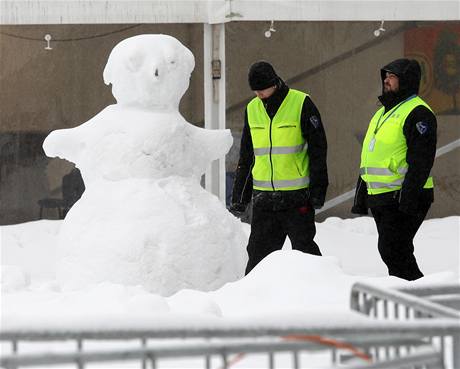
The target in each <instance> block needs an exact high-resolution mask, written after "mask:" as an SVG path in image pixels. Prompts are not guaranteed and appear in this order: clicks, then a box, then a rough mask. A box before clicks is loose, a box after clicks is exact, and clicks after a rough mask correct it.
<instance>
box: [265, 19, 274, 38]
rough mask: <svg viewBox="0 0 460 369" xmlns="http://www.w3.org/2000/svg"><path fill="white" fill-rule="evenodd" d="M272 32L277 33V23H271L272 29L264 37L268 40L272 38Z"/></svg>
mask: <svg viewBox="0 0 460 369" xmlns="http://www.w3.org/2000/svg"><path fill="white" fill-rule="evenodd" d="M272 32H276V29H275V21H272V22H271V23H270V28H269V29H268V30H266V31H265V33H264V35H265V37H266V38H270V37H272Z"/></svg>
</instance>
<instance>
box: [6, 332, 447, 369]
mask: <svg viewBox="0 0 460 369" xmlns="http://www.w3.org/2000/svg"><path fill="white" fill-rule="evenodd" d="M291 337H292V336H291ZM330 341H331V340H329V341H328V342H330ZM336 342H337V343H338V344H341V345H340V347H342V350H344V347H348V349H349V350H351V351H354V356H358V354H359V353H360V352H359V350H358V349H356V348H355V347H359V348H360V349H367V348H370V347H373V346H375V345H376V344H379V345H381V346H386V345H392V346H394V345H397V344H400V345H411V346H413V347H417V346H420V345H425V344H426V343H425V342H423V341H421V340H420V339H418V338H417V337H416V336H413V337H402V336H394V335H390V336H381V337H377V336H376V337H372V336H371V337H365V336H364V337H363V336H362V335H361V334H360V333H357V334H356V337H354V338H349V339H348V340H347V341H346V344H343V342H339V341H336ZM325 350H329V351H330V352H331V358H333V357H334V355H336V352H334V351H335V350H336V348H335V347H331V346H328V345H325V343H324V342H321V340H318V341H316V340H315V341H313V342H312V341H309V340H305V339H304V340H300V339H296V340H294V341H292V340H291V339H290V340H283V339H282V338H277V339H274V338H266V339H260V338H258V339H257V340H256V341H255V342H254V340H250V341H249V340H237V341H235V342H231V341H230V342H229V341H228V340H227V341H221V342H212V341H204V342H186V343H177V342H176V343H169V344H168V343H166V344H164V343H163V344H161V345H160V346H159V347H144V348H137V349H121V350H120V349H117V350H103V351H101V350H99V351H97V350H96V351H94V350H92V351H86V352H70V353H47V354H43V353H41V354H21V355H18V354H12V355H4V356H3V357H2V358H1V359H0V365H1V366H2V367H4V368H7V369H17V368H22V367H31V366H37V365H46V366H53V365H63V364H75V365H77V366H78V367H80V368H84V367H85V365H87V364H94V363H102V362H122V361H134V360H136V361H141V363H142V364H141V366H142V367H146V364H147V362H149V363H150V364H151V366H152V368H156V367H157V365H158V362H159V360H160V359H171V358H175V359H178V358H184V357H188V358H189V357H201V358H204V360H205V363H206V365H205V367H206V368H207V369H208V368H210V363H211V358H212V357H213V356H214V357H216V356H217V357H220V358H221V360H222V365H223V366H222V367H223V368H228V367H229V363H230V362H232V361H233V359H231V358H230V356H231V355H238V356H239V357H242V356H244V355H245V354H255V353H267V363H268V366H267V367H269V368H275V365H274V360H273V355H274V354H275V353H281V352H288V353H289V352H290V353H291V354H292V357H293V368H295V369H296V368H300V367H301V366H300V364H301V362H300V353H301V352H302V351H307V352H317V351H325ZM412 354H413V353H412ZM425 354H426V353H425ZM363 355H364V354H363V353H362V352H361V355H360V356H359V357H360V358H361V359H363ZM436 355H437V360H438V361H439V360H440V354H439V353H438V352H435V351H432V352H431V354H430V355H429V357H425V356H423V355H422V356H417V355H415V356H414V358H412V359H411V358H410V357H411V354H409V355H407V357H406V358H404V360H403V359H400V360H403V361H402V362H406V363H411V360H415V357H417V360H418V361H416V362H417V363H419V362H420V360H421V358H422V357H425V359H423V360H427V363H428V361H429V362H430V363H431V362H432V361H433V360H435V359H436V358H435V357H436ZM365 359H366V358H365ZM332 361H334V360H332ZM362 361H363V362H364V360H362ZM391 362H392V361H391V360H390V361H389V362H388V363H386V364H385V365H384V364H383V363H379V365H380V366H379V367H382V368H393V367H392V366H391ZM373 364H374V365H377V363H373ZM366 365H370V364H366ZM382 365H384V366H382ZM364 367H367V366H364ZM371 367H374V366H371ZM302 368H305V366H304V365H302Z"/></svg>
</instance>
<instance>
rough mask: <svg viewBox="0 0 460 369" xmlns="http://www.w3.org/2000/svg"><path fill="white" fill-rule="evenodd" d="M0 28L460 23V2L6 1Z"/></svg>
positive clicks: (328, 0)
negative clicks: (112, 25) (437, 21)
mask: <svg viewBox="0 0 460 369" xmlns="http://www.w3.org/2000/svg"><path fill="white" fill-rule="evenodd" d="M0 10H1V11H0V24H88V23H93V24H104V23H112V24H113V23H118V24H120V23H209V24H215V23H226V22H230V21H261V20H278V21H321V20H324V21H350V20H354V21H370V20H386V21H402V20H419V21H422V20H458V19H460V1H458V0H435V1H431V0H392V1H377V0H303V1H302V0H208V1H206V0H150V1H148V0H54V1H50V0H2V1H1V2H0Z"/></svg>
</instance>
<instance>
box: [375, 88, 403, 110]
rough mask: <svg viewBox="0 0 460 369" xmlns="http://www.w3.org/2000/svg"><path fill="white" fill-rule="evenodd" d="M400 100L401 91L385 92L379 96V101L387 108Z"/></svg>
mask: <svg viewBox="0 0 460 369" xmlns="http://www.w3.org/2000/svg"><path fill="white" fill-rule="evenodd" d="M398 99H399V91H392V90H386V91H385V90H384V91H383V93H382V95H381V96H379V100H380V102H381V103H382V105H383V106H385V107H391V106H393V105H394V104H395V102H397V101H398Z"/></svg>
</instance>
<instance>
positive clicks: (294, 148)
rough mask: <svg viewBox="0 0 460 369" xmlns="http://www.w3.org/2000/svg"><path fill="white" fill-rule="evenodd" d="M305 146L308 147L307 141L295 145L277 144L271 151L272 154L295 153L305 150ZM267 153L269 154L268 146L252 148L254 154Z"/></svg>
mask: <svg viewBox="0 0 460 369" xmlns="http://www.w3.org/2000/svg"><path fill="white" fill-rule="evenodd" d="M307 148H308V145H307V143H305V144H303V145H297V146H278V147H272V148H271V150H272V151H271V153H272V154H295V153H296V152H302V151H307ZM268 154H270V147H261V148H258V149H254V155H255V156H261V155H268Z"/></svg>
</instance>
